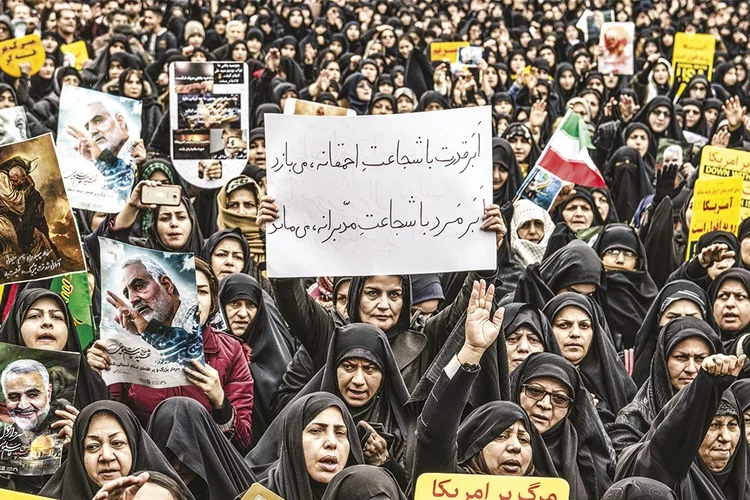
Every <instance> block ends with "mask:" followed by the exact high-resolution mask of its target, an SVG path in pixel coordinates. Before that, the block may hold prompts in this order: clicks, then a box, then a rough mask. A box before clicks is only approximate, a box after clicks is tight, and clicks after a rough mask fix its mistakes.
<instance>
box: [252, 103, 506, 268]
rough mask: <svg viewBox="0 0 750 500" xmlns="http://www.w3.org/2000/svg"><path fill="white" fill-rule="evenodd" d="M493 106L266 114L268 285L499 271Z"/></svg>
mask: <svg viewBox="0 0 750 500" xmlns="http://www.w3.org/2000/svg"><path fill="white" fill-rule="evenodd" d="M491 124H492V119H491V114H490V108H489V107H488V106H485V107H481V108H468V109H457V110H447V111H435V112H429V113H412V114H407V115H390V116H358V117H317V116H289V115H267V116H266V145H267V157H268V161H267V165H268V186H269V187H268V191H269V194H271V195H272V196H274V197H275V198H276V203H277V205H278V207H279V215H280V216H279V219H278V220H277V221H276V222H275V223H273V224H268V226H267V227H266V245H267V258H268V262H267V264H268V274H269V276H273V277H303V276H362V275H376V274H419V273H434V272H449V271H466V270H480V269H494V268H495V266H496V263H495V261H496V252H495V236H494V234H493V233H487V232H484V231H481V230H480V227H481V225H482V216H483V213H484V206H486V205H489V204H491V203H492V138H491Z"/></svg>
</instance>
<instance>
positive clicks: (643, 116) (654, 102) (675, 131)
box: [633, 95, 685, 158]
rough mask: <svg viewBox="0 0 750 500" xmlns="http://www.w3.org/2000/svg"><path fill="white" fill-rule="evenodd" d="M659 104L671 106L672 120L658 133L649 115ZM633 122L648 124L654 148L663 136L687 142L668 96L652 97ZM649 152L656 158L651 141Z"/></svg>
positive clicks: (682, 142) (681, 142)
mask: <svg viewBox="0 0 750 500" xmlns="http://www.w3.org/2000/svg"><path fill="white" fill-rule="evenodd" d="M658 106H665V107H667V108H669V112H670V120H669V126H667V129H666V130H664V131H663V132H660V133H658V134H657V133H656V132H654V131H653V130H652V129H651V125H649V123H648V117H649V115H650V114H651V112H652V111H653V110H654V109H656V107H658ZM633 122H638V123H642V124H644V125H646V127H648V129H649V130H650V131H651V136H652V137H653V138H654V144H653V146H654V148H656V146H657V145H658V141H659V139H661V138H668V139H672V140H675V141H678V142H679V143H680V144H684V143H685V137H683V135H682V129H681V128H680V124H679V123H677V117H676V113H675V110H674V104H672V101H671V100H670V99H669V98H668V97H667V96H663V95H660V96H656V97H654V98H653V99H651V100H650V101H649V102H648V104H646V106H644V107H643V108H642V109H641V110H640V111H639V112H638V113H636V115H635V116H634V117H633ZM648 152H649V153H651V155H652V156H653V157H654V158H656V152H657V151H656V149H654V150H652V149H651V143H649V150H648Z"/></svg>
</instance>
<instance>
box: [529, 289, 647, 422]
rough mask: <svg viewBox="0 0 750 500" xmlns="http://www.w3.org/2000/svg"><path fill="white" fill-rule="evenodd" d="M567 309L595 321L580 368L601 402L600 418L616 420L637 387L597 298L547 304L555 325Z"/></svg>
mask: <svg viewBox="0 0 750 500" xmlns="http://www.w3.org/2000/svg"><path fill="white" fill-rule="evenodd" d="M567 306H575V307H577V308H579V309H581V310H582V311H584V312H585V313H586V314H587V315H588V316H589V317H590V318H591V326H592V330H593V336H592V339H591V345H590V347H589V350H588V352H587V353H586V356H585V357H584V358H583V359H582V360H581V362H580V363H579V364H578V368H579V370H580V372H581V376H582V377H583V382H584V384H585V385H586V388H587V389H588V390H589V391H590V392H591V393H592V394H594V395H595V396H596V397H597V398H598V399H599V401H600V403H599V404H598V405H597V409H598V410H599V412H600V415H602V414H604V417H603V418H602V421H603V422H604V423H607V422H608V421H613V420H614V415H617V412H618V411H620V409H621V408H622V407H623V406H625V405H626V404H628V403H629V402H630V400H631V399H633V396H634V395H635V392H636V386H635V384H634V383H633V380H632V379H631V378H630V376H629V375H628V373H627V372H626V371H625V365H624V364H623V363H622V361H620V357H619V356H618V355H617V351H616V350H615V346H614V344H613V343H612V337H611V334H610V333H609V328H608V326H607V321H606V319H605V318H604V313H603V312H602V310H601V308H600V307H599V305H598V304H597V303H596V302H594V299H592V298H591V297H589V296H586V295H581V294H578V293H572V292H565V293H561V294H560V295H558V296H557V297H555V298H553V299H552V300H550V301H549V302H548V303H547V305H546V306H545V307H544V310H543V312H544V315H545V316H547V319H549V321H550V323H551V324H552V325H554V323H555V316H557V314H558V313H559V312H560V311H561V310H562V309H563V308H565V307H567ZM553 330H554V327H553ZM602 405H604V406H602ZM608 412H609V413H611V416H609V415H607V413H608Z"/></svg>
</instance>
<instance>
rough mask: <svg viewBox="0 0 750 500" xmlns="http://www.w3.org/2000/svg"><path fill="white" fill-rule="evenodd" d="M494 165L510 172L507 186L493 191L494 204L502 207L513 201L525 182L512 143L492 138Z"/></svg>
mask: <svg viewBox="0 0 750 500" xmlns="http://www.w3.org/2000/svg"><path fill="white" fill-rule="evenodd" d="M492 163H493V164H500V165H501V167H500V168H502V169H505V170H507V171H508V179H507V180H506V181H505V184H503V186H502V187H501V188H500V189H498V190H493V191H492V202H493V203H494V204H495V205H498V206H501V207H502V206H503V205H504V204H505V203H506V202H509V201H512V200H513V197H514V196H515V195H516V192H517V191H518V188H519V187H520V186H521V183H522V182H523V174H521V169H520V168H518V161H516V156H515V155H514V154H513V149H512V148H511V147H510V143H509V142H508V141H506V140H505V139H501V138H500V137H493V138H492Z"/></svg>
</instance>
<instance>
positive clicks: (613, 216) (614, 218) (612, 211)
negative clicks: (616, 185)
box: [591, 188, 620, 225]
mask: <svg viewBox="0 0 750 500" xmlns="http://www.w3.org/2000/svg"><path fill="white" fill-rule="evenodd" d="M594 193H599V194H600V195H602V196H603V197H605V198H606V199H607V203H608V204H609V211H608V212H607V217H605V218H604V224H605V225H606V224H614V223H616V222H620V217H619V216H618V215H617V207H616V206H615V202H614V200H613V199H612V193H611V192H610V191H609V189H607V188H592V189H591V196H592V197H593V196H594ZM598 211H599V209H598V208H597V212H598ZM601 215H602V214H601V212H599V216H600V217H601Z"/></svg>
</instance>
